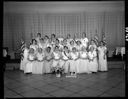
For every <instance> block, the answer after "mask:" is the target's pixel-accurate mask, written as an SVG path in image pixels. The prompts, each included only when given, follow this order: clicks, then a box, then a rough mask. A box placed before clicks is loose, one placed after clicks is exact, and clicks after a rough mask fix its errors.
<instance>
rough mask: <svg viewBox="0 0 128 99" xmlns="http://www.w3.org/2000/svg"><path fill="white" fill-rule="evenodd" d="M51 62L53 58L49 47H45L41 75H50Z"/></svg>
mask: <svg viewBox="0 0 128 99" xmlns="http://www.w3.org/2000/svg"><path fill="white" fill-rule="evenodd" d="M52 62H53V57H52V52H51V47H47V48H46V51H45V54H44V65H43V73H51V68H52Z"/></svg>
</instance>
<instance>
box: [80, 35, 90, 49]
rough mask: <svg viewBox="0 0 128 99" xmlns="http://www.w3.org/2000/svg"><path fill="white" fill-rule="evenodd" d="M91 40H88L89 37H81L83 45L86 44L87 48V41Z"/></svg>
mask: <svg viewBox="0 0 128 99" xmlns="http://www.w3.org/2000/svg"><path fill="white" fill-rule="evenodd" d="M88 42H89V41H88V38H86V37H85V38H81V43H82V45H83V46H85V47H86V48H87V43H88Z"/></svg>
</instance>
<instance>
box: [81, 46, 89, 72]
mask: <svg viewBox="0 0 128 99" xmlns="http://www.w3.org/2000/svg"><path fill="white" fill-rule="evenodd" d="M88 62H89V61H88V52H87V50H86V47H85V46H83V47H82V50H81V51H80V63H79V73H89V69H88Z"/></svg>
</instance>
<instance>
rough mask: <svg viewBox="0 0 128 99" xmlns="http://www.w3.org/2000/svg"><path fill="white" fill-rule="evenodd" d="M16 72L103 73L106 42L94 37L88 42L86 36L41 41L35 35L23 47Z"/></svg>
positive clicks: (105, 64)
mask: <svg viewBox="0 0 128 99" xmlns="http://www.w3.org/2000/svg"><path fill="white" fill-rule="evenodd" d="M22 49H23V57H22V59H21V64H20V70H23V71H24V73H32V74H44V73H52V72H53V71H54V70H55V68H61V69H62V70H63V71H64V73H66V74H70V75H74V76H76V74H78V73H96V72H97V71H107V70H108V69H107V57H106V52H107V48H106V43H105V42H104V41H100V43H99V42H98V40H97V39H96V38H95V39H93V40H91V41H90V44H89V40H88V38H87V37H86V34H85V33H83V34H82V38H71V36H70V35H68V36H67V37H66V38H57V37H56V35H55V34H52V35H51V38H49V37H48V36H47V35H45V36H44V37H43V38H41V34H40V33H38V34H37V37H36V38H35V39H32V42H31V44H30V45H29V46H27V45H26V44H25V46H24V47H23V48H22Z"/></svg>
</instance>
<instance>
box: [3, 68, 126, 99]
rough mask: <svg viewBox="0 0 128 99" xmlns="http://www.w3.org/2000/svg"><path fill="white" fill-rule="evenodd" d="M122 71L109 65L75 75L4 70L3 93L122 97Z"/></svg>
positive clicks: (29, 95)
mask: <svg viewBox="0 0 128 99" xmlns="http://www.w3.org/2000/svg"><path fill="white" fill-rule="evenodd" d="M124 96H125V72H124V70H123V69H109V71H108V72H98V73H96V74H79V75H78V76H77V78H65V77H61V78H56V77H55V75H53V74H46V75H36V74H33V75H25V74H24V73H23V72H22V71H20V70H14V71H13V70H6V71H5V74H4V97H8V98H14V97H124Z"/></svg>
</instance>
